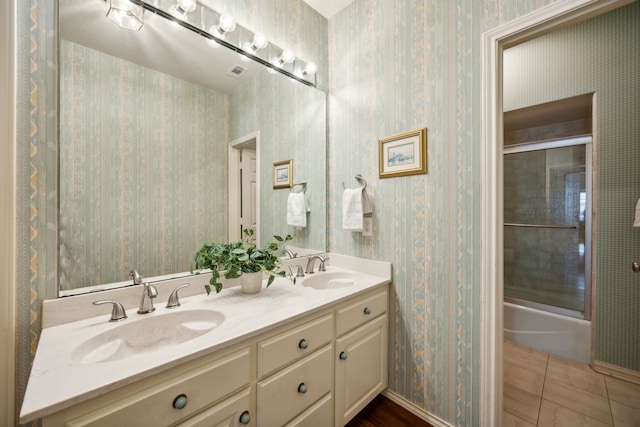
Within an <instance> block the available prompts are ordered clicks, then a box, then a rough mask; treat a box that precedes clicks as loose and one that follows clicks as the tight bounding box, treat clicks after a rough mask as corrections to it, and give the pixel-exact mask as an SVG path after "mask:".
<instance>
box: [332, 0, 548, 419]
mask: <svg viewBox="0 0 640 427" xmlns="http://www.w3.org/2000/svg"><path fill="white" fill-rule="evenodd" d="M549 3H552V2H551V1H526V2H525V1H519V2H514V1H500V0H497V1H494V0H483V1H473V0H451V1H446V2H444V1H429V0H412V1H405V0H355V1H354V2H353V3H352V4H351V5H350V6H348V7H347V8H346V9H345V10H343V11H342V12H340V13H339V14H338V15H336V16H335V17H333V18H331V19H330V20H329V103H328V108H329V195H330V198H329V220H330V227H329V233H330V234H329V245H330V248H331V250H332V251H336V252H338V253H345V254H349V255H356V256H362V257H365V258H373V259H382V260H386V261H391V262H392V263H393V267H394V286H393V290H394V292H393V300H392V310H391V327H392V332H391V334H390V336H391V349H390V350H391V351H390V389H391V390H392V391H393V392H395V393H397V394H399V395H400V396H402V397H404V398H406V399H407V400H409V401H410V402H412V403H414V404H415V405H417V406H418V407H420V408H423V409H424V410H426V411H428V412H429V413H430V414H432V415H435V416H437V417H439V418H440V419H442V420H445V421H447V422H449V423H451V424H453V425H462V426H470V425H478V424H479V421H478V420H479V407H478V402H479V388H478V387H479V378H480V369H479V362H480V361H479V354H480V343H479V337H480V334H481V331H480V330H479V323H480V298H479V296H480V288H479V287H480V281H481V278H480V267H481V266H480V262H481V259H482V254H481V253H480V244H481V241H480V221H481V217H480V214H479V211H480V200H481V194H480V182H481V179H482V177H481V171H480V154H481V153H480V152H479V149H478V147H479V146H480V139H481V129H480V116H481V110H480V88H481V63H480V48H481V40H482V39H481V35H482V33H483V32H484V31H487V30H490V29H493V28H495V27H497V26H498V25H500V24H503V23H505V22H508V21H510V20H512V19H515V18H517V17H520V16H522V15H524V14H526V13H528V12H531V11H533V10H535V9H538V8H540V7H543V6H545V5H547V4H549ZM421 127H427V128H428V148H427V151H428V161H427V166H428V172H427V174H426V175H416V176H410V177H400V178H389V179H379V178H378V142H377V140H378V138H382V137H385V136H389V135H393V134H397V133H400V132H404V131H407V130H411V129H417V128H421ZM357 173H361V174H362V175H363V176H364V177H365V178H366V179H367V180H368V181H369V187H368V189H369V190H370V193H371V196H372V198H373V200H374V204H375V207H374V236H373V237H372V238H364V237H362V236H361V235H360V234H355V233H351V232H347V231H343V230H342V229H341V203H340V201H341V194H342V184H341V183H342V182H345V183H346V184H347V185H349V186H352V187H353V186H355V185H356V183H355V181H354V180H353V176H354V175H355V174H357Z"/></svg>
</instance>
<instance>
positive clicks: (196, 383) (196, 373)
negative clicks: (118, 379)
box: [45, 349, 251, 427]
mask: <svg viewBox="0 0 640 427" xmlns="http://www.w3.org/2000/svg"><path fill="white" fill-rule="evenodd" d="M191 364H193V365H194V366H196V367H194V368H193V369H191V370H187V371H186V372H185V371H184V370H180V372H179V374H178V375H175V376H172V375H171V372H168V373H163V374H160V375H162V377H163V378H166V380H164V381H162V382H160V383H158V384H155V385H152V386H150V387H149V388H146V389H143V390H136V393H134V394H131V393H129V392H127V391H125V390H122V392H124V393H125V395H124V397H122V398H119V399H118V400H116V401H114V402H113V403H111V404H107V403H106V402H108V401H109V400H102V402H104V404H100V399H108V398H106V397H105V398H97V399H96V400H95V401H90V402H87V403H88V404H89V405H90V406H91V407H94V408H95V407H96V406H97V409H94V410H93V411H92V412H89V413H86V412H85V414H84V415H82V416H80V417H72V416H69V417H66V416H64V411H63V413H58V414H60V415H62V416H63V417H64V418H67V419H69V418H71V419H70V420H69V421H67V422H66V423H65V422H62V423H60V422H59V421H55V420H51V421H52V422H51V423H48V422H47V423H45V425H47V426H48V425H60V424H62V425H67V426H73V427H80V426H92V427H94V426H96V427H97V426H105V427H111V426H114V425H123V426H124V425H130V426H133V425H135V426H136V427H141V426H158V425H169V424H173V423H175V422H177V421H179V420H182V419H184V418H187V417H188V416H190V415H192V414H195V413H196V412H198V411H200V410H202V409H203V408H205V407H207V406H208V405H210V404H211V403H214V402H216V401H218V400H220V399H221V398H223V397H225V396H227V395H229V394H231V393H233V392H234V391H236V390H239V389H241V388H242V387H246V386H247V385H248V384H249V381H250V379H251V378H250V377H251V366H250V364H251V352H250V350H249V349H244V350H241V351H238V352H236V353H233V354H231V355H229V356H226V357H223V358H221V359H218V360H213V361H210V362H209V361H204V362H202V361H201V362H200V365H199V366H198V361H194V362H191ZM181 395H184V396H186V406H184V408H183V409H176V408H175V407H174V402H175V400H176V399H177V398H178V397H179V396H181ZM80 408H81V407H78V409H80Z"/></svg>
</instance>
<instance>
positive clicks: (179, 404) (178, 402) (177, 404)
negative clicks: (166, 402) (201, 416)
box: [173, 394, 187, 409]
mask: <svg viewBox="0 0 640 427" xmlns="http://www.w3.org/2000/svg"><path fill="white" fill-rule="evenodd" d="M185 406H187V395H186V394H181V395H179V396H178V397H176V398H175V399H173V407H174V408H176V409H184V408H185Z"/></svg>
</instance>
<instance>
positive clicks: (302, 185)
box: [289, 181, 307, 193]
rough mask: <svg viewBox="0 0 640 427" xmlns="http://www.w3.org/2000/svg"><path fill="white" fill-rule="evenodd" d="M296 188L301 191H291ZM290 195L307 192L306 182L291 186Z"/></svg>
mask: <svg viewBox="0 0 640 427" xmlns="http://www.w3.org/2000/svg"><path fill="white" fill-rule="evenodd" d="M296 187H302V188H301V189H299V190H298V191H293V190H294V189H295V188H296ZM289 192H290V193H306V192H307V181H301V182H297V183H295V184H293V185H292V186H291V190H289Z"/></svg>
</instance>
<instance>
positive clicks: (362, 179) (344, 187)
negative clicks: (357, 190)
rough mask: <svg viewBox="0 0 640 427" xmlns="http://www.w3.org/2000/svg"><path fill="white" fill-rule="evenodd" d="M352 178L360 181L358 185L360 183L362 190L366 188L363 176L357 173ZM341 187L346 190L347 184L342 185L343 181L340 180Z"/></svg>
mask: <svg viewBox="0 0 640 427" xmlns="http://www.w3.org/2000/svg"><path fill="white" fill-rule="evenodd" d="M354 178H355V179H356V181H358V182H359V183H360V185H362V189H363V190H366V188H367V180H366V179H364V178H363V177H362V175H360V174H358V175H356V176H354ZM342 188H343V189H344V190H346V189H347V186H346V185H344V181H342Z"/></svg>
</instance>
